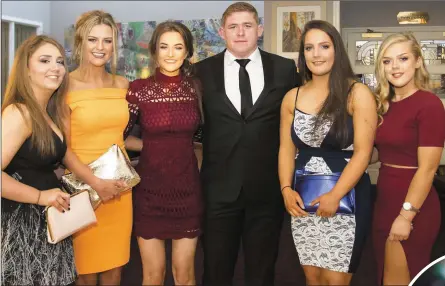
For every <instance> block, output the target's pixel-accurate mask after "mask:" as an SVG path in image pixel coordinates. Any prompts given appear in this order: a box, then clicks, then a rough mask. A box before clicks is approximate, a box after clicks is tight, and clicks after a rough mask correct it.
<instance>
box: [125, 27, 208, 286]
mask: <svg viewBox="0 0 445 286" xmlns="http://www.w3.org/2000/svg"><path fill="white" fill-rule="evenodd" d="M150 53H151V56H152V59H153V64H154V66H155V73H154V75H153V76H151V77H149V78H148V79H138V80H135V81H133V82H132V83H131V85H130V88H129V90H128V94H127V100H128V102H129V103H130V112H131V116H130V124H129V125H128V127H127V132H126V133H127V134H128V132H130V130H131V128H132V125H133V123H134V121H135V120H136V118H138V116H139V117H140V122H141V126H142V139H138V138H135V137H133V136H130V137H128V138H127V140H126V142H125V143H126V146H127V148H128V149H129V150H133V151H142V152H141V156H140V160H139V164H138V165H137V167H136V169H137V171H138V173H139V174H140V176H141V183H140V184H139V185H138V186H136V188H135V192H134V198H135V199H134V234H135V235H136V236H137V239H138V244H139V249H140V252H141V258H142V266H143V284H144V285H160V284H163V282H164V275H165V264H166V258H165V248H164V247H165V244H164V243H165V240H167V239H172V241H173V242H172V248H173V251H172V252H173V253H172V266H173V277H174V280H175V284H176V285H195V284H196V280H195V273H194V263H195V262H194V258H195V250H196V243H197V241H198V236H199V235H200V234H201V232H202V228H201V219H202V217H201V215H202V211H203V203H202V198H201V186H200V182H199V170H198V163H197V159H196V157H195V153H194V150H193V135H194V133H195V131H196V130H197V128H198V125H199V123H200V111H199V98H198V95H197V92H196V89H195V87H194V79H193V74H192V70H191V68H192V66H191V63H190V58H191V57H192V56H193V38H192V34H191V32H190V31H189V29H188V28H187V27H186V26H185V25H183V24H181V23H178V22H172V21H167V22H163V23H161V24H159V25H158V26H157V27H156V29H155V31H154V33H153V36H152V38H151V41H150ZM142 147H143V148H142Z"/></svg>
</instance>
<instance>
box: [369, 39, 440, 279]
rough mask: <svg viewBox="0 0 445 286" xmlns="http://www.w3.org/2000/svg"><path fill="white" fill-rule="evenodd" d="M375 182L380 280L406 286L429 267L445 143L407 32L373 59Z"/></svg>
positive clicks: (388, 42) (436, 106)
mask: <svg viewBox="0 0 445 286" xmlns="http://www.w3.org/2000/svg"><path fill="white" fill-rule="evenodd" d="M375 74H376V78H377V89H376V96H377V102H378V113H379V116H380V123H379V127H378V128H377V135H376V147H377V149H378V151H379V159H380V161H381V163H382V165H381V167H380V171H379V178H378V182H377V200H376V203H375V209H374V219H373V242H374V248H375V249H374V250H375V255H376V260H377V266H378V267H377V270H378V281H377V282H378V283H379V284H381V283H383V284H384V285H407V284H408V283H409V282H410V280H412V279H413V278H414V277H415V276H416V274H417V273H418V272H419V271H421V270H422V268H424V267H425V266H427V265H428V263H429V261H430V253H431V249H432V246H433V243H434V241H435V239H436V236H437V234H438V231H439V227H440V205H439V199H438V196H437V193H436V191H435V190H434V187H433V186H432V182H433V178H434V174H435V172H436V170H437V167H438V166H439V161H440V157H441V153H442V150H443V146H444V140H445V111H444V107H443V104H442V102H441V101H440V99H439V98H438V97H437V96H436V95H435V94H433V93H431V92H430V91H429V75H428V71H427V70H426V67H425V62H424V59H423V56H422V51H421V48H420V45H419V43H418V42H417V40H416V39H415V38H414V36H413V35H412V34H408V33H407V34H393V35H390V36H388V37H387V38H386V39H385V40H384V41H383V42H382V45H381V46H380V49H379V53H378V55H377V61H376V71H375Z"/></svg>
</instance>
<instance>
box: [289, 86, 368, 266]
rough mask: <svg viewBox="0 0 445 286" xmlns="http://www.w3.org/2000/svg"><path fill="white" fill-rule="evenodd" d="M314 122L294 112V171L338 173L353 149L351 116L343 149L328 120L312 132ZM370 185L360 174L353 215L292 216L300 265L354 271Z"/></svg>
mask: <svg viewBox="0 0 445 286" xmlns="http://www.w3.org/2000/svg"><path fill="white" fill-rule="evenodd" d="M297 96H298V92H297ZM315 120H316V116H315V115H312V114H306V113H304V112H302V111H300V110H298V109H296V110H295V115H294V121H293V124H292V128H291V129H292V130H291V132H292V134H291V135H292V140H293V142H294V144H295V146H296V147H297V149H298V151H299V152H298V154H297V156H296V158H295V166H296V169H300V170H301V169H303V168H304V169H305V170H306V171H309V172H314V173H317V174H331V173H333V172H336V173H337V172H342V171H343V169H344V167H345V166H346V164H347V162H348V161H349V159H348V157H349V158H350V157H351V155H352V152H353V150H354V147H353V144H352V142H353V137H354V136H353V132H354V131H353V126H352V117H350V116H349V117H348V121H347V124H348V143H347V144H346V147H345V148H342V147H340V146H339V144H338V142H336V141H337V140H336V136H335V134H333V132H330V131H331V127H332V121H329V120H328V121H325V122H324V123H323V124H320V126H319V127H318V128H317V129H314V124H315ZM343 147H344V146H343ZM345 150H346V152H344V151H345ZM348 151H349V152H348ZM348 153H349V156H346V157H345V155H344V154H348ZM370 185H371V183H370V180H369V176H368V175H367V174H364V175H363V177H362V178H361V179H360V181H359V183H358V184H357V185H356V187H355V190H356V211H355V214H353V215H344V214H336V215H335V216H333V217H331V218H323V217H319V216H316V215H315V214H309V216H307V217H292V220H291V227H292V236H293V239H294V243H295V247H296V249H297V252H298V257H299V259H300V263H301V265H308V266H316V267H320V268H325V269H329V270H332V271H337V272H346V273H354V272H355V271H356V269H357V267H358V263H359V261H360V255H361V251H362V249H363V247H364V243H365V239H366V235H367V232H368V229H369V227H370V225H371V217H372V216H371V211H372V197H371V195H372V194H371V188H370Z"/></svg>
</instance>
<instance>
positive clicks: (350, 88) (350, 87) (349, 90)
mask: <svg viewBox="0 0 445 286" xmlns="http://www.w3.org/2000/svg"><path fill="white" fill-rule="evenodd" d="M357 82H358V81H354V82H353V83H352V84H351V86H349V89H348V94H349V93H350V92H351V90H352V87H353V86H354V84H356V83H357Z"/></svg>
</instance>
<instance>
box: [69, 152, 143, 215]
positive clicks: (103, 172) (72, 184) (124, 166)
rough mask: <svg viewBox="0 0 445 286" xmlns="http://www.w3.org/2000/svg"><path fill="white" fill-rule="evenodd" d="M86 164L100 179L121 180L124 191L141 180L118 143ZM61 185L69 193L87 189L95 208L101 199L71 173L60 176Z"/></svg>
mask: <svg viewBox="0 0 445 286" xmlns="http://www.w3.org/2000/svg"><path fill="white" fill-rule="evenodd" d="M88 166H89V167H90V168H91V170H92V171H93V174H94V175H95V176H96V177H99V178H101V179H113V180H123V181H125V183H126V184H127V185H128V188H127V189H125V190H122V191H121V192H125V191H127V190H129V189H131V188H133V187H134V186H136V185H137V184H139V182H140V181H141V178H140V177H139V175H138V173H136V171H135V170H134V168H133V167H132V166H131V163H130V161H129V160H128V159H127V157H126V156H125V155H124V153H123V152H122V150H121V148H119V146H118V145H116V144H113V145H112V146H111V147H110V149H108V151H107V152H105V153H104V154H102V155H101V156H100V157H99V158H97V159H96V160H95V161H93V162H91V163H90V164H88ZM61 181H62V185H63V187H64V188H65V189H66V191H67V192H68V193H70V194H74V193H76V192H79V191H81V190H88V193H89V195H90V201H91V205H92V206H93V208H94V209H96V208H97V207H98V206H99V205H100V203H101V200H100V198H99V195H98V194H97V193H96V191H95V190H93V189H92V188H91V187H90V185H88V184H86V183H84V182H83V181H81V180H79V179H78V178H76V176H75V175H74V174H73V173H69V174H66V175H63V176H62V178H61Z"/></svg>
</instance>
